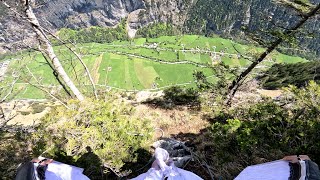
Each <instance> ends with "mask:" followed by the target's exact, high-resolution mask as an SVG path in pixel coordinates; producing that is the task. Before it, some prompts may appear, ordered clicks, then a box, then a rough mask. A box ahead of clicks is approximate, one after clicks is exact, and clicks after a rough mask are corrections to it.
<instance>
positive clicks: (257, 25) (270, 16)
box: [184, 0, 320, 57]
mask: <svg viewBox="0 0 320 180" xmlns="http://www.w3.org/2000/svg"><path fill="white" fill-rule="evenodd" d="M274 2H275V1H273V0H246V1H239V0H198V1H197V2H196V3H195V4H194V5H193V7H192V8H191V11H190V12H189V13H188V19H187V20H186V21H185V25H184V27H185V30H186V31H187V32H193V33H200V34H211V33H216V34H223V35H227V36H238V35H239V34H241V33H240V32H241V28H242V27H243V26H246V27H247V28H248V30H249V31H251V32H256V33H260V35H262V34H263V33H261V31H266V30H276V29H279V27H285V28H290V27H292V26H294V25H296V23H297V21H298V19H299V17H298V16H297V14H296V13H295V12H294V11H293V10H292V9H288V8H285V7H284V6H281V5H279V4H276V3H274ZM312 2H313V3H314V4H315V3H320V0H312ZM319 30H320V23H319V20H317V19H316V18H314V19H313V20H311V21H309V22H308V23H307V24H306V25H305V26H304V30H303V31H305V32H313V33H315V36H316V37H315V38H312V39H310V38H309V39H308V38H305V37H301V38H300V39H301V40H300V44H299V45H300V47H301V49H304V48H305V49H309V50H311V52H309V53H310V54H312V53H315V52H316V53H317V54H313V56H314V57H315V56H318V57H320V48H319V44H320V31H319ZM298 37H299V36H298ZM267 39H269V40H271V39H272V38H271V37H270V36H269V37H268V38H267Z"/></svg>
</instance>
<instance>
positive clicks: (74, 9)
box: [0, 0, 320, 56]
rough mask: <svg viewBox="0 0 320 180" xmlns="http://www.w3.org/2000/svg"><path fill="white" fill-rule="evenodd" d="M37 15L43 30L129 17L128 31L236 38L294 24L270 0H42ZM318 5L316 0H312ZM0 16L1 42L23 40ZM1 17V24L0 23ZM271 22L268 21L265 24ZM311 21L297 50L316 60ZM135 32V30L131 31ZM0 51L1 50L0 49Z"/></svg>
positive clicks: (319, 35)
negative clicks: (161, 26)
mask: <svg viewBox="0 0 320 180" xmlns="http://www.w3.org/2000/svg"><path fill="white" fill-rule="evenodd" d="M42 1H45V3H44V4H43V5H41V6H38V7H37V8H35V13H36V15H37V17H38V18H39V20H40V22H41V24H42V25H43V26H44V27H47V28H50V29H52V30H58V29H60V28H64V27H67V28H73V29H79V28H86V27H90V26H101V27H114V26H116V25H117V24H119V23H120V21H121V20H122V19H124V18H128V27H129V29H134V30H137V29H139V28H140V27H143V26H145V25H148V24H150V23H153V22H168V23H170V24H173V25H175V26H176V27H178V28H179V29H182V30H184V31H185V32H187V33H195V34H205V35H208V34H211V33H214V34H221V35H225V36H229V37H239V34H240V35H241V34H242V33H241V28H242V27H243V26H244V25H245V26H247V27H248V28H249V30H251V31H253V32H254V31H260V30H266V29H274V25H273V24H272V23H274V24H277V25H280V26H284V27H290V26H292V25H294V24H295V22H296V20H297V16H296V14H294V13H293V11H292V10H289V9H287V8H284V7H283V6H279V5H277V4H275V3H274V1H273V0H42ZM311 1H312V2H313V3H320V0H311ZM1 16H2V17H5V16H3V15H1V14H0V23H1V24H0V46H1V43H2V44H5V43H12V42H16V41H17V39H21V36H20V35H21V34H24V33H22V32H19V33H16V32H14V31H15V29H16V31H21V29H23V28H22V27H21V26H22V25H21V23H16V22H15V21H12V20H11V19H10V18H9V19H8V18H1ZM1 19H2V20H1ZM266 19H268V20H269V21H272V23H270V22H268V21H267V20H266ZM317 21H319V20H318V19H314V20H313V21H310V22H309V23H308V24H307V25H306V26H305V30H307V31H310V32H315V33H314V35H315V37H313V38H309V39H307V38H301V41H300V44H299V45H300V47H302V49H307V50H310V53H314V55H315V56H317V55H319V56H320V47H319V44H320V32H319V29H320V23H318V22H317ZM133 32H134V31H133ZM0 49H1V48H0Z"/></svg>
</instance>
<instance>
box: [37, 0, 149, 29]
mask: <svg viewBox="0 0 320 180" xmlns="http://www.w3.org/2000/svg"><path fill="white" fill-rule="evenodd" d="M138 9H145V4H144V2H143V1H142V0H94V1H92V0H52V1H49V2H48V3H47V4H46V5H44V6H42V7H40V8H38V9H36V13H37V15H38V17H41V19H42V22H43V23H47V24H48V25H51V27H52V28H55V29H59V28H62V27H68V28H73V29H77V28H85V27H89V26H108V27H112V26H115V25H117V24H118V23H119V22H120V20H121V19H122V18H125V17H126V16H127V15H128V14H129V13H131V12H133V11H136V10H138Z"/></svg>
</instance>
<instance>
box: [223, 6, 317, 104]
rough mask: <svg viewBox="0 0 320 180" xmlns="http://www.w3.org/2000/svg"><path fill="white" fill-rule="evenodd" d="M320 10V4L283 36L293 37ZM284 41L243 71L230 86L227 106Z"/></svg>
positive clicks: (271, 46)
mask: <svg viewBox="0 0 320 180" xmlns="http://www.w3.org/2000/svg"><path fill="white" fill-rule="evenodd" d="M319 9H320V4H318V5H317V6H316V7H315V8H314V9H313V10H311V11H310V12H309V13H307V14H303V15H302V19H301V20H300V21H299V22H298V23H297V24H296V25H295V26H294V27H292V28H291V29H287V30H285V31H284V33H283V35H284V37H288V36H290V37H292V36H293V35H294V34H295V33H296V30H298V29H299V28H301V27H302V26H303V25H304V24H305V23H306V22H307V21H308V20H309V19H310V18H312V17H314V16H315V15H317V12H318V11H319ZM283 41H284V39H283V38H281V37H280V38H279V39H278V40H276V41H275V42H273V43H272V44H271V45H270V46H269V47H268V48H267V49H266V50H265V52H263V53H262V54H261V55H260V56H259V58H258V59H256V61H254V62H253V63H252V64H251V65H250V66H249V67H248V68H247V69H246V70H245V71H243V72H242V73H241V74H240V75H239V76H238V77H237V78H236V79H235V80H234V81H233V82H232V84H231V85H230V86H229V92H228V100H227V105H228V106H230V105H231V101H232V99H233V97H234V95H235V94H236V92H237V91H238V88H239V87H240V86H241V84H242V83H243V81H244V80H245V78H246V77H247V75H248V74H249V73H250V72H251V71H252V70H253V69H254V68H255V67H256V66H257V65H258V64H260V63H261V62H262V61H263V60H264V59H265V58H266V57H267V55H268V54H270V53H271V52H272V51H274V50H275V49H276V48H277V47H278V46H279V45H280V44H281V43H282V42H283Z"/></svg>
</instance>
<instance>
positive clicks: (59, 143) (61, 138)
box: [34, 100, 152, 172]
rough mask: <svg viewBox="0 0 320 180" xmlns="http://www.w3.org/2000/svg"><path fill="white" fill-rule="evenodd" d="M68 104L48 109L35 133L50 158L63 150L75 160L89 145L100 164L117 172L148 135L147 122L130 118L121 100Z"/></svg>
mask: <svg viewBox="0 0 320 180" xmlns="http://www.w3.org/2000/svg"><path fill="white" fill-rule="evenodd" d="M67 105H68V107H70V109H67V108H65V107H63V106H61V107H56V108H55V109H54V110H53V111H51V112H50V113H49V114H48V115H47V116H46V117H45V118H44V119H43V120H42V124H41V126H40V127H39V128H38V131H37V133H36V134H35V135H34V141H35V142H36V143H37V144H38V147H36V148H38V150H39V149H40V150H44V149H50V151H48V155H49V156H51V157H53V158H54V157H55V156H56V155H57V154H61V153H63V152H65V153H66V155H67V156H72V158H73V159H74V160H77V159H78V158H80V157H81V156H82V155H83V154H85V153H87V150H86V149H88V148H90V149H92V153H94V154H95V155H97V157H99V159H100V160H101V163H102V164H106V165H107V166H108V167H110V168H112V169H113V170H115V171H119V172H120V169H121V167H122V166H123V165H124V164H125V162H134V161H135V160H136V156H137V155H136V153H135V152H136V151H137V150H138V149H141V148H143V147H144V146H145V145H146V143H147V142H148V140H149V139H150V138H151V135H152V134H151V132H152V128H151V126H150V123H149V121H148V120H146V119H136V118H134V117H132V116H131V115H132V112H133V109H132V108H131V107H130V106H128V105H125V104H123V103H120V102H114V101H104V100H99V101H98V100H93V101H91V100H86V102H82V103H80V102H77V101H70V102H69V103H68V104H67ZM41 146H42V147H41Z"/></svg>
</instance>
